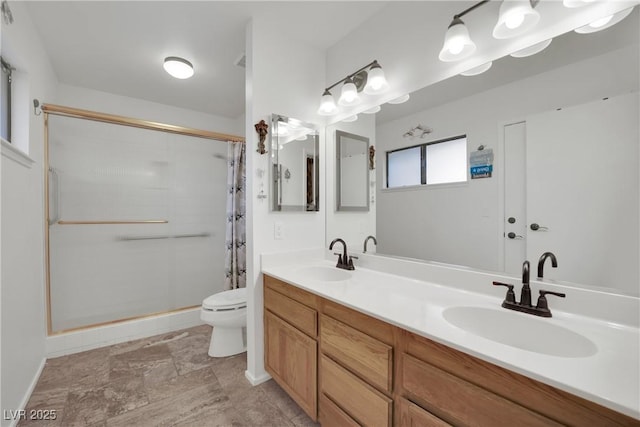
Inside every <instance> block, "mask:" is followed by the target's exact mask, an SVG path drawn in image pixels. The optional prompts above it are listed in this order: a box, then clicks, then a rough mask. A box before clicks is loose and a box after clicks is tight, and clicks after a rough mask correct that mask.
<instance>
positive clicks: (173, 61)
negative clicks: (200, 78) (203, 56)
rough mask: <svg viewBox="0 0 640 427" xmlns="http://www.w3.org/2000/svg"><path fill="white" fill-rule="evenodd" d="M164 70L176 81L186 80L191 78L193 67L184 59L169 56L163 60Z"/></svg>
mask: <svg viewBox="0 0 640 427" xmlns="http://www.w3.org/2000/svg"><path fill="white" fill-rule="evenodd" d="M163 67H164V70H165V71H166V72H167V73H169V74H170V75H171V76H173V77H175V78H176V79H188V78H189V77H191V76H193V73H194V71H193V65H191V62H189V61H187V60H186V59H182V58H178V57H177V56H169V57H167V58H165V59H164V65H163Z"/></svg>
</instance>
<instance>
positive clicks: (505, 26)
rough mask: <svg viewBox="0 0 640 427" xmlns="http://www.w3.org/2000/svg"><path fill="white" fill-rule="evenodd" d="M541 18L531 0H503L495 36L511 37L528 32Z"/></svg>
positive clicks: (501, 37) (494, 30)
mask: <svg viewBox="0 0 640 427" xmlns="http://www.w3.org/2000/svg"><path fill="white" fill-rule="evenodd" d="M539 20H540V14H539V13H538V11H536V10H534V9H533V5H532V3H531V0H503V2H502V4H501V5H500V12H499V15H498V22H497V23H496V26H495V27H494V28H493V37H495V38H497V39H509V38H511V37H516V36H519V35H521V34H524V33H526V32H527V31H529V30H530V29H531V28H533V27H534V26H535V25H536V24H537V23H538V21H539Z"/></svg>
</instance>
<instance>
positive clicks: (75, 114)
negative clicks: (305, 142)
mask: <svg viewBox="0 0 640 427" xmlns="http://www.w3.org/2000/svg"><path fill="white" fill-rule="evenodd" d="M42 112H43V113H44V114H43V116H44V164H43V167H44V196H45V199H44V225H45V230H46V232H45V235H44V239H45V240H44V247H45V270H46V271H45V297H46V304H47V336H55V335H59V334H64V333H67V332H72V331H80V330H85V329H91V328H96V327H99V326H105V325H111V324H115V323H121V322H126V321H129V320H136V319H144V318H147V317H153V316H158V315H161V314H169V313H177V312H181V311H186V310H191V309H194V308H197V307H198V306H197V305H194V306H189V307H182V308H176V309H172V310H166V311H160V312H155V313H148V314H142V315H138V316H131V317H127V318H124V319H117V320H110V321H106V322H99V323H94V324H90V325H84V326H79V327H76V328H69V329H64V330H60V331H53V328H52V324H51V323H52V322H51V314H52V313H51V269H50V266H51V264H50V262H51V257H50V248H49V228H50V224H51V222H50V221H51V218H50V209H49V198H50V197H49V114H51V115H54V116H63V117H71V118H75V119H82V120H91V121H95V122H102V123H109V124H113V125H119V126H130V127H136V128H141V129H147V130H154V131H160V132H166V133H173V134H179V135H186V136H192V137H196V138H204V139H209V140H213V141H222V142H232V143H239V142H244V141H245V138H244V137H241V136H238V135H231V134H226V133H220V132H213V131H208V130H202V129H195V128H188V127H183V126H176V125H170V124H166V123H159V122H153V121H149V120H143V119H135V118H131V117H126V116H119V115H114V114H107V113H100V112H97V111H90V110H83V109H79V108H73V107H65V106H62V105H56V104H42ZM56 222H57V223H60V224H140V223H150V224H157V223H159V222H160V223H161V222H165V223H166V222H167V221H166V220H148V221H146V220H143V221H60V219H59V218H57V219H56Z"/></svg>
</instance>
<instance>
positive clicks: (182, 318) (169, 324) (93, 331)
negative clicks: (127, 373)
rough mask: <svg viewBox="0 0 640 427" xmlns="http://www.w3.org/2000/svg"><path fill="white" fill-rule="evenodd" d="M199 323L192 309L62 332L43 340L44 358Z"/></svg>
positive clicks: (198, 318)
mask: <svg viewBox="0 0 640 427" xmlns="http://www.w3.org/2000/svg"><path fill="white" fill-rule="evenodd" d="M201 324H202V321H201V320H200V309H199V308H194V309H190V310H185V311H181V312H178V313H169V314H164V315H160V316H153V317H148V318H145V319H138V320H131V321H128V322H122V323H117V324H113V325H105V326H99V327H96V328H90V329H85V330H82V331H75V332H68V333H62V334H59V335H53V336H50V337H47V344H46V356H47V358H53V357H60V356H64V355H66V354H72V353H78V352H81V351H86V350H91V349H94V348H99V347H105V346H108V345H112V344H117V343H121V342H126V341H131V340H135V339H139V338H144V337H148V336H152V335H157V334H163V333H167V332H171V331H175V330H178V329H184V328H190V327H192V326H197V325H201Z"/></svg>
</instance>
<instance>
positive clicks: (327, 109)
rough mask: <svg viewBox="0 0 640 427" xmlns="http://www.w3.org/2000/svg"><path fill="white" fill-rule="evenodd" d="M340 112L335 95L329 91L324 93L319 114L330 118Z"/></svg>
mask: <svg viewBox="0 0 640 427" xmlns="http://www.w3.org/2000/svg"><path fill="white" fill-rule="evenodd" d="M337 111H338V106H337V105H336V101H335V100H334V99H333V95H331V92H329V91H328V90H325V91H324V94H322V99H321V100H320V108H318V114H320V115H322V116H330V115H332V114H335V113H336V112H337Z"/></svg>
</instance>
